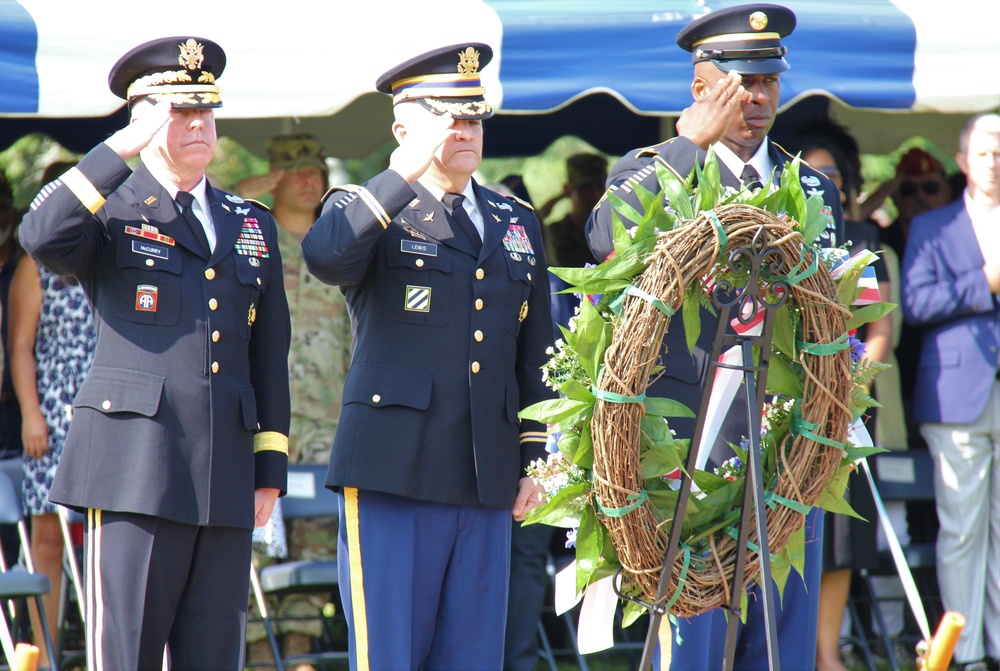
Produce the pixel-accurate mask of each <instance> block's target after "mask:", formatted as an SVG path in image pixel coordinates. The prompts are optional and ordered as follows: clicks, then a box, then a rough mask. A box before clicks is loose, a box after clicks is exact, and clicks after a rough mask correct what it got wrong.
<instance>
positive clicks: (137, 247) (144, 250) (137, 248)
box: [132, 240, 170, 260]
mask: <svg viewBox="0 0 1000 671" xmlns="http://www.w3.org/2000/svg"><path fill="white" fill-rule="evenodd" d="M132 251H133V252H135V253H136V254H145V255H146V256H155V257H156V258H158V259H163V260H166V259H168V258H170V251H169V250H167V248H166V247H160V246H159V245H153V244H150V243H148V242H143V241H142V240H133V241H132Z"/></svg>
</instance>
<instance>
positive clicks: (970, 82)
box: [0, 0, 1000, 158]
mask: <svg viewBox="0 0 1000 671" xmlns="http://www.w3.org/2000/svg"><path fill="white" fill-rule="evenodd" d="M735 4H741V3H738V2H729V1H726V0H660V1H658V2H653V1H650V0H618V1H617V2H607V1H602V0H462V1H461V2H455V1H454V0H411V1H409V2H404V1H402V0H368V1H367V2H322V1H320V2H316V1H315V0H280V1H274V0H243V1H242V2H239V3H233V2H202V3H197V4H193V5H185V4H183V3H178V2H162V0H143V1H142V2H135V0H87V1H83V2H52V0H16V1H15V0H0V82H2V86H0V116H3V117H6V118H5V119H4V120H3V122H2V123H0V128H2V131H0V148H3V147H6V146H9V144H10V143H11V142H12V141H13V140H15V139H16V138H17V137H20V136H21V135H23V134H25V133H28V132H33V131H41V132H45V133H48V134H49V135H51V136H53V137H54V138H55V139H57V140H58V141H60V142H61V143H62V144H64V145H65V146H67V147H69V148H71V149H73V150H75V151H85V150H86V149H87V148H89V147H90V146H92V145H94V144H96V143H97V142H99V141H100V140H102V139H103V138H104V137H106V136H107V134H108V133H110V132H112V131H113V130H115V129H116V128H119V127H121V126H122V125H123V124H124V123H125V121H126V117H125V113H124V111H123V109H122V101H121V100H120V99H118V98H116V97H114V96H113V95H112V94H111V92H110V91H109V90H108V87H107V74H108V70H109V69H110V67H111V65H112V64H113V63H114V62H115V61H116V60H117V59H118V57H119V56H120V55H121V54H123V53H124V52H125V51H127V50H128V49H130V48H131V47H133V46H135V45H136V44H138V43H140V42H142V41H145V40H147V39H152V38H156V37H163V36H170V35H189V34H191V35H197V36H202V37H206V38H209V39H213V40H215V41H217V42H218V43H220V44H221V45H222V46H223V48H224V49H225V50H226V53H227V56H228V65H227V67H226V71H225V74H224V75H223V76H222V77H221V78H220V81H219V83H220V86H221V87H222V92H223V99H224V101H225V105H224V107H222V108H220V109H219V110H217V118H218V120H219V121H218V126H219V133H220V134H221V135H228V136H230V137H233V138H234V139H236V140H237V141H239V142H241V143H242V144H244V145H245V146H247V147H248V148H250V149H251V150H253V151H255V152H258V153H262V152H263V143H264V140H265V139H266V138H267V137H268V136H270V135H272V134H274V133H278V132H300V131H301V132H311V133H314V134H315V135H317V136H319V137H320V139H321V140H322V141H323V142H324V144H325V145H326V146H327V147H328V149H329V150H330V153H331V154H332V155H335V156H338V157H342V158H351V157H364V156H368V155H370V154H371V152H372V151H374V150H376V149H377V148H379V147H380V146H382V145H383V144H385V143H386V142H388V141H389V140H390V135H389V126H390V123H391V108H390V102H389V99H388V97H387V96H384V95H381V94H377V93H374V92H373V91H374V82H375V79H376V78H377V76H378V75H379V74H380V73H381V72H383V71H384V70H386V69H388V68H389V67H390V66H392V65H394V64H396V63H398V62H401V61H403V60H406V59H407V58H410V57H411V56H413V55H415V54H418V53H421V52H423V51H426V50H428V49H430V48H433V47H437V46H441V45H447V44H452V43H459V42H463V41H480V42H486V43H488V44H491V45H493V47H494V49H495V51H496V56H495V58H494V60H493V62H492V63H491V64H490V65H489V66H487V67H486V68H485V69H484V71H483V73H482V74H483V79H484V82H485V85H486V87H487V97H488V98H489V99H490V100H491V102H492V103H493V105H494V107H495V108H496V109H497V110H498V114H497V116H496V117H494V119H491V120H490V121H489V122H487V132H486V138H487V146H486V152H487V155H490V156H500V155H507V156H511V155H531V154H534V153H537V152H539V151H542V150H543V149H544V148H545V147H546V146H547V145H548V144H549V143H550V142H551V141H553V140H554V139H556V138H557V137H559V136H560V135H563V134H573V135H577V136H579V137H582V138H583V139H585V140H587V141H589V142H591V144H593V145H594V146H596V147H598V148H599V149H602V150H604V151H606V152H608V153H612V154H619V153H622V152H624V151H626V150H627V149H629V148H631V147H634V146H641V145H643V144H648V143H653V142H657V141H658V140H659V139H662V138H663V137H667V136H669V134H670V133H671V131H672V120H673V119H675V118H676V116H677V115H678V114H679V113H680V112H681V111H682V110H683V109H684V108H685V107H687V106H688V105H690V103H691V93H690V82H691V61H690V55H689V54H687V53H686V52H683V51H682V50H681V49H679V48H678V47H677V46H676V44H675V42H674V37H675V35H676V33H677V31H678V30H679V29H680V28H681V27H682V26H684V25H685V24H687V23H688V22H689V21H690V20H691V19H692V18H693V17H695V16H698V15H700V14H703V13H705V12H708V11H711V10H713V9H719V8H721V7H726V6H730V5H735ZM785 4H786V5H787V6H789V7H791V8H792V9H793V10H794V11H795V13H796V15H797V18H798V25H797V28H796V29H795V32H794V33H793V34H792V35H790V36H789V37H788V38H786V39H785V40H784V43H785V44H786V45H787V46H788V49H789V56H788V60H789V62H790V63H791V65H792V69H791V70H789V71H788V72H787V73H785V74H783V75H782V110H784V117H785V118H788V119H793V118H794V119H797V120H802V119H805V118H809V117H810V116H816V115H821V116H827V115H828V116H830V117H833V118H836V119H838V120H840V121H842V122H843V123H845V124H846V125H847V126H848V127H849V128H850V129H851V130H852V131H853V132H854V133H855V134H856V135H857V136H858V137H859V139H860V140H861V146H862V149H863V151H866V152H875V153H879V152H884V151H890V150H892V149H894V148H895V147H896V146H898V144H899V143H900V142H901V141H903V140H905V139H906V138H908V137H910V136H911V135H924V136H927V137H930V138H931V139H933V140H934V141H935V142H937V143H938V145H939V146H940V147H941V148H942V149H944V150H946V151H951V150H953V149H954V143H955V137H956V135H957V132H958V128H959V127H960V125H961V123H962V122H963V121H964V120H965V118H966V117H967V116H968V115H969V114H970V113H973V112H979V111H988V110H997V109H998V108H1000V74H998V73H1000V32H998V31H997V29H996V28H997V26H998V25H1000V3H998V2H996V0H954V1H952V2H947V3H945V2H938V1H935V0H894V1H890V0H839V1H837V2H830V1H829V0H787V2H785ZM785 125H787V124H785ZM782 126H783V124H780V123H779V125H778V127H776V130H777V131H780V129H781V128H782ZM779 139H780V138H779Z"/></svg>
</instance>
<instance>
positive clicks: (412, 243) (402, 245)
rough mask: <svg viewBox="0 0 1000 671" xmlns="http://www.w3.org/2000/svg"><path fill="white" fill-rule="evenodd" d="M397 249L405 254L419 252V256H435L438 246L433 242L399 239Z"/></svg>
mask: <svg viewBox="0 0 1000 671" xmlns="http://www.w3.org/2000/svg"><path fill="white" fill-rule="evenodd" d="M399 250H400V251H402V252H406V253H407V254H419V255H421V256H437V255H438V246H437V245H436V244H434V243H433V242H418V241H416V240H400V241H399Z"/></svg>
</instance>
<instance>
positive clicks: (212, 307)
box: [208, 298, 219, 310]
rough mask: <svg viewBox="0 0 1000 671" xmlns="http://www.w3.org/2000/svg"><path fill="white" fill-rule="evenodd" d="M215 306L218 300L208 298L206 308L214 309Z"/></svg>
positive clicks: (217, 305)
mask: <svg viewBox="0 0 1000 671" xmlns="http://www.w3.org/2000/svg"><path fill="white" fill-rule="evenodd" d="M217 307H219V301H217V300H215V299H214V298H209V299H208V309H209V310H214V309H216V308H217Z"/></svg>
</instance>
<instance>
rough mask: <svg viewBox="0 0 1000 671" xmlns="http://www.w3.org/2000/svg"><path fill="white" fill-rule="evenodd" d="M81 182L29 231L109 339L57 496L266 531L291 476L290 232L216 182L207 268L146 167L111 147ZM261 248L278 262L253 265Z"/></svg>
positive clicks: (79, 408) (101, 343)
mask: <svg viewBox="0 0 1000 671" xmlns="http://www.w3.org/2000/svg"><path fill="white" fill-rule="evenodd" d="M74 170H75V171H77V172H76V174H74V175H68V176H65V177H63V178H61V179H59V180H56V181H55V182H52V183H51V184H49V185H46V186H45V187H43V189H42V192H41V193H40V194H39V195H38V197H37V198H36V199H35V202H34V203H32V206H31V211H30V212H29V213H28V214H27V216H25V218H24V222H23V224H22V225H21V233H20V235H21V242H22V243H23V245H24V247H25V249H26V250H28V252H29V253H30V254H31V255H32V256H33V257H34V258H35V259H36V260H38V261H39V262H40V263H41V264H43V265H45V266H46V267H47V268H49V269H51V270H52V271H53V272H56V273H59V274H61V275H73V276H75V277H77V278H78V279H79V280H80V282H81V284H82V285H83V287H84V289H85V290H86V292H87V296H88V298H89V300H90V303H91V305H92V307H93V314H94V325H95V327H96V331H97V350H96V353H95V356H94V362H93V367H92V368H91V371H90V373H89V375H88V376H87V378H86V381H85V382H84V384H83V387H82V388H81V389H80V392H79V394H78V395H77V397H76V400H75V403H74V415H73V422H72V424H71V426H70V431H69V435H68V437H67V439H66V445H65V448H64V451H63V454H62V460H61V462H60V464H59V471H58V473H57V475H56V478H55V482H54V484H53V487H52V492H51V498H52V500H53V501H56V502H58V503H62V504H64V505H68V506H73V507H77V508H96V509H103V510H114V511H119V512H131V513H140V514H148V515H154V516H158V517H163V518H166V519H170V520H174V521H177V522H182V523H186V524H193V525H221V526H232V527H241V528H247V529H249V528H252V527H253V522H254V489H255V488H260V487H273V488H277V489H279V490H282V491H284V489H285V486H286V485H285V482H286V471H287V464H288V456H287V435H288V424H289V395H288V343H289V337H290V326H289V318H288V304H287V302H286V300H285V293H284V282H283V280H282V266H281V258H280V256H279V253H278V244H277V239H276V236H277V231H276V228H275V224H274V220H273V219H272V218H271V215H270V214H269V213H267V212H266V211H265V210H263V209H261V208H258V207H256V206H254V205H252V204H250V203H247V202H244V201H242V200H241V199H239V198H236V197H235V196H229V195H227V194H225V193H223V192H222V191H219V190H217V189H215V188H213V187H211V186H209V187H208V188H207V194H208V199H209V201H210V202H211V209H212V218H213V220H214V224H215V229H216V232H217V238H218V239H217V244H216V248H215V252H214V253H213V254H212V255H211V258H207V257H206V256H205V254H204V252H203V251H202V250H201V247H200V245H199V243H198V241H197V240H196V238H195V237H194V233H193V232H192V231H191V228H190V227H189V226H188V224H187V223H186V222H185V221H184V219H183V218H182V217H181V215H180V214H179V213H178V211H177V208H176V207H175V205H174V202H173V200H172V199H171V197H170V194H169V193H168V192H167V191H166V190H164V188H163V187H162V186H161V185H160V184H159V182H157V181H156V180H155V179H154V178H153V176H152V175H151V174H150V173H149V171H148V170H147V169H146V168H145V166H144V165H142V164H140V165H139V167H138V168H137V169H136V171H135V173H134V174H133V173H132V172H131V170H130V169H129V168H128V166H127V165H126V164H125V163H124V162H123V161H122V160H121V159H120V158H119V157H118V156H117V154H115V153H114V152H113V151H112V150H111V149H110V148H108V147H107V146H106V145H104V144H101V145H98V147H96V148H95V149H93V150H92V151H91V152H90V153H88V154H87V155H86V156H85V157H84V158H83V160H82V161H81V162H80V163H79V165H78V166H77V167H76V168H74ZM81 178H82V179H81ZM71 180H72V182H74V183H75V184H74V185H75V186H77V190H79V184H80V183H81V182H82V183H83V184H84V185H85V186H86V183H87V182H89V185H92V186H93V187H94V189H96V191H97V192H99V196H103V197H105V198H107V201H106V202H105V203H104V204H103V207H101V206H100V202H99V201H100V199H99V197H98V194H97V193H91V194H90V195H91V197H92V198H85V200H87V201H88V202H87V203H83V202H81V197H80V196H78V195H76V194H75V193H74V191H73V190H72V189H71V188H70V186H68V185H67V182H68V181H71ZM95 201H96V202H95ZM88 206H89V207H91V208H94V211H93V213H92V212H91V210H90V209H88ZM144 225H145V226H146V229H145V232H146V235H145V236H143V234H142V230H143V229H142V227H143V226H144ZM153 229H156V230H155V231H154V230H153ZM244 229H246V230H244ZM254 231H259V237H258V236H257V235H256V234H255V233H254ZM248 237H249V238H252V239H254V240H258V241H259V240H260V239H261V238H262V240H263V245H264V246H265V247H266V252H265V251H263V249H262V248H261V246H260V245H259V244H257V245H255V249H256V250H257V251H256V252H255V253H256V254H257V255H243V254H238V253H237V249H236V248H237V244H238V240H239V241H240V243H242V242H244V241H245V240H246V239H248ZM243 246H245V245H243ZM154 298H155V303H154V302H153V300H152V299H154ZM153 307H155V309H150V308H153ZM140 308H141V309H140ZM261 448H264V449H261ZM268 448H273V449H268ZM282 448H283V449H282ZM255 449H256V450H257V451H256V453H255Z"/></svg>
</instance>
